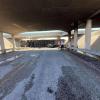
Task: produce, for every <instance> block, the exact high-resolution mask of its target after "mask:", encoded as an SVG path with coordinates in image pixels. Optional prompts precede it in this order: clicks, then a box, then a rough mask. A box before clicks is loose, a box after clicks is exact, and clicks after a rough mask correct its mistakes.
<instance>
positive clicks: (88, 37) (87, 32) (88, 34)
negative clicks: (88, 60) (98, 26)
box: [85, 19, 92, 50]
mask: <svg viewBox="0 0 100 100" xmlns="http://www.w3.org/2000/svg"><path fill="white" fill-rule="evenodd" d="M91 31H92V20H91V19H89V20H87V23H86V30H85V49H88V50H90V49H91Z"/></svg>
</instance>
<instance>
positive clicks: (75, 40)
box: [74, 29, 78, 48]
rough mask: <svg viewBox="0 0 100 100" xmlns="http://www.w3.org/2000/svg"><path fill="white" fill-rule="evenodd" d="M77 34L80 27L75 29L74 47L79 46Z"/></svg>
mask: <svg viewBox="0 0 100 100" xmlns="http://www.w3.org/2000/svg"><path fill="white" fill-rule="evenodd" d="M77 35H78V29H75V30H74V47H75V48H77V40H78V38H77Z"/></svg>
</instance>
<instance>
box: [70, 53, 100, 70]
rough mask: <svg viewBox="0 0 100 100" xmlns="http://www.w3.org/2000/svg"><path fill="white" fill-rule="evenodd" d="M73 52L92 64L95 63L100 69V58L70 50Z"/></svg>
mask: <svg viewBox="0 0 100 100" xmlns="http://www.w3.org/2000/svg"><path fill="white" fill-rule="evenodd" d="M70 52H71V53H73V54H74V55H76V56H78V57H79V58H81V59H83V60H85V61H86V62H88V63H91V64H92V65H94V66H95V67H96V68H98V69H100V59H96V58H93V57H90V56H87V55H84V54H80V53H78V52H74V51H70Z"/></svg>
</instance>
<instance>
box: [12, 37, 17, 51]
mask: <svg viewBox="0 0 100 100" xmlns="http://www.w3.org/2000/svg"><path fill="white" fill-rule="evenodd" d="M12 44H13V51H15V48H16V42H15V37H14V35H12Z"/></svg>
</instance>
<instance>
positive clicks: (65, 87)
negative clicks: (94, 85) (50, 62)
mask: <svg viewBox="0 0 100 100" xmlns="http://www.w3.org/2000/svg"><path fill="white" fill-rule="evenodd" d="M62 72H63V76H62V77H60V78H59V81H58V89H57V92H56V100H92V99H91V96H90V94H89V93H88V92H87V90H86V89H85V88H84V87H82V86H81V83H80V82H79V78H78V77H77V76H76V75H75V74H74V71H73V70H72V69H71V67H70V66H63V67H62Z"/></svg>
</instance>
